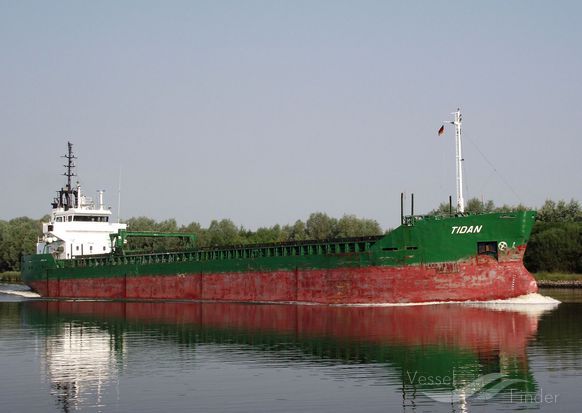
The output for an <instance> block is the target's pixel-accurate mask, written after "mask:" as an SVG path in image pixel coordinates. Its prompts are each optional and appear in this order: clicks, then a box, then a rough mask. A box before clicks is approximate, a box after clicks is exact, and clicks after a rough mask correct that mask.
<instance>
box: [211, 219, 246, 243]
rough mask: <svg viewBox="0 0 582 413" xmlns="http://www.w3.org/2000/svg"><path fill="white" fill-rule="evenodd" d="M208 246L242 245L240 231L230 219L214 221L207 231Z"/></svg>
mask: <svg viewBox="0 0 582 413" xmlns="http://www.w3.org/2000/svg"><path fill="white" fill-rule="evenodd" d="M206 234H207V237H208V245H210V246H220V245H237V244H241V243H242V241H243V240H242V237H241V236H240V235H239V230H238V228H237V227H236V225H234V223H233V222H232V221H231V220H230V219H222V220H220V221H217V220H213V221H212V222H211V223H210V226H209V227H208V230H207V231H206Z"/></svg>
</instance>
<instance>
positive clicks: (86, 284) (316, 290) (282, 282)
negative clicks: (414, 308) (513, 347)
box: [30, 257, 537, 304]
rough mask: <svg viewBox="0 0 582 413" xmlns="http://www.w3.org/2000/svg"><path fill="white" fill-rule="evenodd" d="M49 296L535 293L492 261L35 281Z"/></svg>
mask: <svg viewBox="0 0 582 413" xmlns="http://www.w3.org/2000/svg"><path fill="white" fill-rule="evenodd" d="M30 285H31V287H32V288H33V289H34V290H35V291H37V292H38V293H39V294H41V295H43V296H46V297H59V298H102V299H145V300H156V299H177V300H214V301H237V302H308V303H321V304H379V303H411V302H432V301H463V300H492V299H505V298H511V297H516V296H519V295H523V294H528V293H533V292H536V291H537V285H536V283H535V280H534V278H533V277H532V276H531V274H529V273H528V271H527V270H526V269H525V267H524V266H523V263H522V262H521V260H519V261H509V262H502V263H500V262H498V261H497V260H495V259H492V258H488V257H479V258H473V259H471V260H468V261H465V262H454V263H440V264H438V265H411V266H405V267H380V266H376V267H373V266H371V267H363V268H362V267H360V268H333V269H321V270H320V269H313V270H305V269H302V270H295V271H272V272H233V273H215V274H213V273H210V274H208V273H205V274H174V275H155V274H151V275H127V276H120V277H107V278H68V279H67V278H63V279H56V280H55V279H51V280H44V281H43V280H36V281H33V282H30Z"/></svg>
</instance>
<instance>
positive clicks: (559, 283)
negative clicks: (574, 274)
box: [536, 280, 582, 288]
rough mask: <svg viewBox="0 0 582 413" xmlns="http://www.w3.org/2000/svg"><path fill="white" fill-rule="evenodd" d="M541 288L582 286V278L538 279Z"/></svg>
mask: <svg viewBox="0 0 582 413" xmlns="http://www.w3.org/2000/svg"><path fill="white" fill-rule="evenodd" d="M536 282H537V284H538V287H539V288H582V280H536Z"/></svg>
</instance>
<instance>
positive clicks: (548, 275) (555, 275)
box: [534, 272, 582, 281]
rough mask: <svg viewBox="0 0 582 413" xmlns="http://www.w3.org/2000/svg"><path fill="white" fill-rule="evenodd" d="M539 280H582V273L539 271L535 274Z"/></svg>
mask: <svg viewBox="0 0 582 413" xmlns="http://www.w3.org/2000/svg"><path fill="white" fill-rule="evenodd" d="M534 277H536V280H538V281H582V274H564V273H559V272H538V273H536V274H534Z"/></svg>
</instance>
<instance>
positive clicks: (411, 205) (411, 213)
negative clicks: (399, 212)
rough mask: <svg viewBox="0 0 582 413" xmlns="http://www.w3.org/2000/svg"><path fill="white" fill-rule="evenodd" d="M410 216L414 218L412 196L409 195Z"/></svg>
mask: <svg viewBox="0 0 582 413" xmlns="http://www.w3.org/2000/svg"><path fill="white" fill-rule="evenodd" d="M410 215H411V216H414V194H410Z"/></svg>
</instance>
